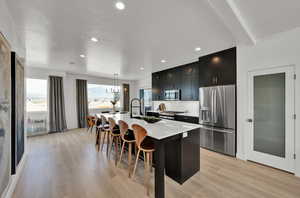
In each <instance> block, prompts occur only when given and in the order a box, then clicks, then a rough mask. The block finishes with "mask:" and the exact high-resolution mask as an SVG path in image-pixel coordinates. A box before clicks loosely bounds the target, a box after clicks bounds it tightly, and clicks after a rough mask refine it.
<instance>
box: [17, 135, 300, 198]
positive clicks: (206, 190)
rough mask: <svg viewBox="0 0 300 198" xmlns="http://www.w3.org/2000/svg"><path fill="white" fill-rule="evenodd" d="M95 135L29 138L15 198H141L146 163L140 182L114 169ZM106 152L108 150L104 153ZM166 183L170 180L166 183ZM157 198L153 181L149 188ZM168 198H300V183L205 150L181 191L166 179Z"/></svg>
mask: <svg viewBox="0 0 300 198" xmlns="http://www.w3.org/2000/svg"><path fill="white" fill-rule="evenodd" d="M94 135H95V134H94V133H93V135H92V134H90V133H87V132H86V131H85V130H73V131H70V132H66V133H60V134H51V135H45V136H38V137H33V138H29V140H28V142H29V152H28V158H27V160H26V162H25V167H24V170H23V173H22V175H21V177H20V180H19V182H18V184H17V186H16V190H15V192H14V196H13V197H14V198H119V197H120V198H127V197H128V198H142V197H147V196H146V191H145V188H144V186H143V170H142V166H143V163H140V167H139V171H138V172H137V178H136V179H135V180H134V181H133V180H131V179H129V178H128V177H127V175H128V173H127V166H126V163H125V159H126V158H125V157H124V163H123V164H122V165H121V167H120V168H116V167H115V166H114V161H113V157H112V158H111V161H110V160H108V159H107V157H106V154H105V153H104V152H103V153H101V152H99V153H98V152H97V151H96V150H95V146H94V138H95V136H94ZM104 150H105V149H104ZM166 178H167V177H166ZM151 188H152V192H151V196H150V197H153V176H152V182H151ZM166 197H168V198H192V197H197V198H227V197H228V198H256V197H257V198H262V197H264V198H272V197H274V198H299V197H300V179H299V178H297V177H295V176H293V175H291V174H288V173H285V172H282V171H279V170H275V169H272V168H269V167H265V166H261V165H258V164H255V163H251V162H244V161H241V160H237V159H234V158H231V157H228V156H224V155H220V154H217V153H214V152H211V151H207V150H204V149H201V171H200V172H199V173H198V174H196V175H195V176H193V177H192V178H191V179H190V180H188V181H187V182H185V183H184V184H183V185H182V186H181V185H179V184H177V183H176V182H174V181H172V180H171V179H168V178H167V179H166Z"/></svg>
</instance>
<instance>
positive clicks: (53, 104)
mask: <svg viewBox="0 0 300 198" xmlns="http://www.w3.org/2000/svg"><path fill="white" fill-rule="evenodd" d="M66 129H67V123H66V113H65V101H64V87H63V78H62V77H57V76H50V77H49V131H50V133H52V132H63V131H65V130H66Z"/></svg>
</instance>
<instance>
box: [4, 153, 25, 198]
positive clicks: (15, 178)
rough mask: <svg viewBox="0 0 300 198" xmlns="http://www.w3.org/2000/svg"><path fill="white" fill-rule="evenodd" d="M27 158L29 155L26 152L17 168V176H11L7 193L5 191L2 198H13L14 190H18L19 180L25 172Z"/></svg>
mask: <svg viewBox="0 0 300 198" xmlns="http://www.w3.org/2000/svg"><path fill="white" fill-rule="evenodd" d="M26 158H27V153H26V152H24V154H23V157H22V159H21V161H20V163H19V165H18V167H17V170H16V174H15V175H12V176H11V178H10V182H9V185H8V187H7V188H6V191H4V193H3V195H2V198H11V197H12V195H13V193H14V190H15V188H16V185H17V183H18V180H19V178H20V176H21V174H22V172H23V168H24V165H25V161H26Z"/></svg>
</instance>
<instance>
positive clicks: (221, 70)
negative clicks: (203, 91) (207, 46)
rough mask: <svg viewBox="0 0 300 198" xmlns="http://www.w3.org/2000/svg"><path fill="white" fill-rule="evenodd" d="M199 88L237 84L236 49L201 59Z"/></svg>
mask: <svg viewBox="0 0 300 198" xmlns="http://www.w3.org/2000/svg"><path fill="white" fill-rule="evenodd" d="M199 75H200V78H199V87H206V86H214V85H228V84H236V48H231V49H227V50H224V51H220V52H217V53H214V54H210V55H207V56H203V57H200V58H199Z"/></svg>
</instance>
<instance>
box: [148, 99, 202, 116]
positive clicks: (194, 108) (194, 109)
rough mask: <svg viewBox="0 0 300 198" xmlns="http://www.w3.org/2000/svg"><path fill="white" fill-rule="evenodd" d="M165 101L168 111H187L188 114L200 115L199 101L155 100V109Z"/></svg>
mask: <svg viewBox="0 0 300 198" xmlns="http://www.w3.org/2000/svg"><path fill="white" fill-rule="evenodd" d="M161 103H164V104H165V105H166V109H167V111H187V114H186V115H189V116H196V117H198V116H199V101H153V110H157V109H158V105H159V104H161Z"/></svg>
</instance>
